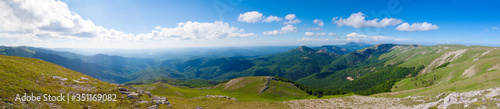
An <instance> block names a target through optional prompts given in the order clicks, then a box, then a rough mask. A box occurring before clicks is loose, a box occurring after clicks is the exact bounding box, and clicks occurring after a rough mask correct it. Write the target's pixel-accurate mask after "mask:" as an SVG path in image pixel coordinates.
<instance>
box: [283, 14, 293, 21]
mask: <svg viewBox="0 0 500 109" xmlns="http://www.w3.org/2000/svg"><path fill="white" fill-rule="evenodd" d="M285 19H286V20H293V19H295V14H288V15H286V16H285Z"/></svg>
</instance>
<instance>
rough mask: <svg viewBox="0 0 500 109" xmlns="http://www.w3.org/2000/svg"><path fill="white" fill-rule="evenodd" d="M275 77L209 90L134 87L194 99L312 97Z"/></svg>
mask: <svg viewBox="0 0 500 109" xmlns="http://www.w3.org/2000/svg"><path fill="white" fill-rule="evenodd" d="M273 78H274V77H267V76H259V77H241V78H236V79H232V80H230V81H227V82H225V83H221V84H218V85H217V86H213V87H209V88H187V87H178V86H173V85H169V84H165V83H161V82H156V83H153V84H145V85H133V86H134V87H137V88H139V89H143V90H149V91H151V93H153V94H155V95H163V96H177V97H184V98H193V97H200V96H206V95H225V96H230V97H234V98H236V99H238V100H240V101H283V100H291V99H303V98H307V97H309V96H310V95H309V94H307V93H306V92H304V91H302V90H301V89H299V88H297V87H296V86H294V85H293V84H291V83H287V82H281V81H277V80H276V79H273Z"/></svg>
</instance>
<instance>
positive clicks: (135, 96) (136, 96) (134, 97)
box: [127, 92, 139, 99]
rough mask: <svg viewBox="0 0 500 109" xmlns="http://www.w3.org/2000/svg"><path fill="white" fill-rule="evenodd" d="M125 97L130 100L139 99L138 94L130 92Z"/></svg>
mask: <svg viewBox="0 0 500 109" xmlns="http://www.w3.org/2000/svg"><path fill="white" fill-rule="evenodd" d="M127 97H128V98H130V99H139V94H138V93H135V92H130V93H129V94H127Z"/></svg>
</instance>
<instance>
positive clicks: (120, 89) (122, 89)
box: [118, 87, 130, 91]
mask: <svg viewBox="0 0 500 109" xmlns="http://www.w3.org/2000/svg"><path fill="white" fill-rule="evenodd" d="M118 90H119V91H130V89H127V88H123V87H120V88H118Z"/></svg>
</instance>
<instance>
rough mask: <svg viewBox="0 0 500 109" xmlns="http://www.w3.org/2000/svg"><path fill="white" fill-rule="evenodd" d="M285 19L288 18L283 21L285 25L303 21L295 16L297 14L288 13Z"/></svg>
mask: <svg viewBox="0 0 500 109" xmlns="http://www.w3.org/2000/svg"><path fill="white" fill-rule="evenodd" d="M285 19H286V20H288V21H287V22H284V23H283V24H285V25H289V24H296V23H300V22H301V21H300V20H299V19H296V18H295V14H288V15H286V16H285Z"/></svg>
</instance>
